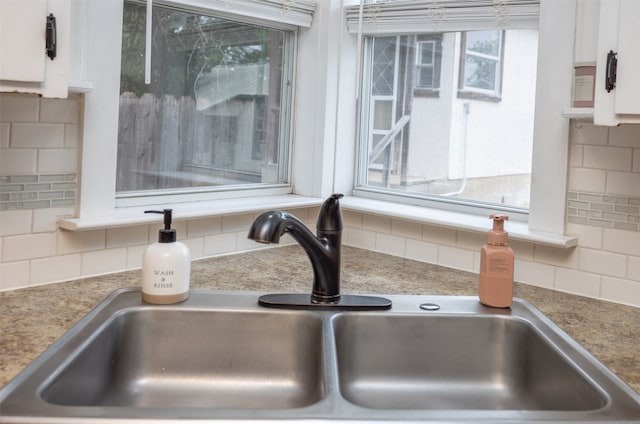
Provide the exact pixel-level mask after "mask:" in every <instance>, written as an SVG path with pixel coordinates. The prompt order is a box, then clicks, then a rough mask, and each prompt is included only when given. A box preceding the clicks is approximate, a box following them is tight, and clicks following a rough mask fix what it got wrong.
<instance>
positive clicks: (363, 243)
mask: <svg viewBox="0 0 640 424" xmlns="http://www.w3.org/2000/svg"><path fill="white" fill-rule="evenodd" d="M345 235H346V237H345V239H344V242H345V244H347V245H349V246H353V247H358V248H360V249H367V250H374V249H375V247H376V233H375V232H373V231H368V230H363V229H361V228H347V231H346V234H345Z"/></svg>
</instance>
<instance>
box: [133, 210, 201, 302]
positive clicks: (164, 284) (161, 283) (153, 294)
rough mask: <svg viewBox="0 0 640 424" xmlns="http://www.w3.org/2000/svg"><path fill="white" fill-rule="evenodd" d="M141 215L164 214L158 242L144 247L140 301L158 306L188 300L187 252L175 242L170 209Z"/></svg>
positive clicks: (188, 263)
mask: <svg viewBox="0 0 640 424" xmlns="http://www.w3.org/2000/svg"><path fill="white" fill-rule="evenodd" d="M145 213H161V214H164V228H163V229H161V230H160V232H159V234H158V242H157V243H153V244H151V245H150V246H149V247H147V248H146V249H145V251H144V255H143V256H142V300H143V301H144V302H147V303H155V304H161V305H167V304H170V303H178V302H182V301H184V300H185V299H186V298H187V297H189V280H190V278H191V252H190V251H189V248H188V247H187V246H186V245H185V244H183V243H180V242H179V241H176V230H175V229H173V228H171V214H172V210H171V209H164V210H162V211H145Z"/></svg>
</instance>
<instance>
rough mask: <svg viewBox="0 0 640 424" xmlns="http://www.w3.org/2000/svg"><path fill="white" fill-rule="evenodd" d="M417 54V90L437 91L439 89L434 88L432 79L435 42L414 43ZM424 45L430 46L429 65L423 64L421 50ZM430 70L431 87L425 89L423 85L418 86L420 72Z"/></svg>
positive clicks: (433, 76)
mask: <svg viewBox="0 0 640 424" xmlns="http://www.w3.org/2000/svg"><path fill="white" fill-rule="evenodd" d="M416 44H417V45H418V46H417V49H416V50H417V52H418V54H416V88H418V89H421V88H423V89H426V90H437V89H438V88H439V87H434V79H435V75H436V69H435V68H436V44H437V43H436V41H435V40H424V41H418V42H416ZM425 44H431V46H432V47H431V63H424V62H423V61H422V59H423V50H422V46H423V45H425ZM426 68H431V87H425V86H424V85H420V82H421V78H420V77H419V74H420V71H421V70H422V69H426Z"/></svg>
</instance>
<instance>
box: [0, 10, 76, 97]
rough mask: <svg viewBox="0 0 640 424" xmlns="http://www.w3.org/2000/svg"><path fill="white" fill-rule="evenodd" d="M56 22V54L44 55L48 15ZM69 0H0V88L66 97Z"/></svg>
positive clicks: (46, 95) (2, 89) (4, 90)
mask: <svg viewBox="0 0 640 424" xmlns="http://www.w3.org/2000/svg"><path fill="white" fill-rule="evenodd" d="M51 13H52V14H53V15H54V16H55V18H56V24H57V36H56V39H57V43H56V45H57V48H56V49H57V56H56V57H55V59H54V60H51V59H49V58H48V57H47V54H46V49H45V47H46V46H45V40H46V39H45V34H46V25H47V16H48V15H49V14H51ZM69 30H70V0H0V52H1V53H0V91H3V92H18V93H37V94H41V95H43V96H45V97H67V94H68V90H67V87H68V79H69V76H68V75H69Z"/></svg>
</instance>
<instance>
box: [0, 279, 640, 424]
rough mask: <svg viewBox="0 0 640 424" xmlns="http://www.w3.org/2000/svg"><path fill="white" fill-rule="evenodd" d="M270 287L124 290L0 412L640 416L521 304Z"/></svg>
mask: <svg viewBox="0 0 640 424" xmlns="http://www.w3.org/2000/svg"><path fill="white" fill-rule="evenodd" d="M258 296H259V294H256V293H221V292H211V291H209V292H207V291H193V292H192V293H191V295H190V297H189V299H188V300H187V301H185V302H183V303H180V304H176V305H169V306H152V305H146V304H143V303H142V302H141V300H140V292H139V290H136V289H125V290H119V291H116V292H114V293H113V294H112V295H111V296H109V297H108V298H107V299H106V300H105V301H103V302H102V303H101V304H99V305H98V306H97V307H96V308H95V309H94V310H93V311H92V312H90V313H89V314H88V315H87V316H86V317H85V318H84V319H83V320H81V321H80V322H79V323H78V324H77V325H76V326H75V327H74V328H73V329H71V330H70V331H69V332H68V333H67V334H66V335H64V336H63V337H62V338H61V339H60V340H59V341H58V342H56V343H55V344H54V345H53V346H52V347H51V348H49V349H48V350H47V351H46V352H45V353H44V354H43V355H41V356H40V357H39V358H38V359H37V360H36V361H35V362H34V363H33V364H32V365H30V366H29V367H28V368H27V369H25V371H23V373H22V374H20V375H19V376H18V377H16V379H14V380H13V381H12V382H11V383H9V384H8V385H7V386H6V387H5V388H4V389H3V390H2V391H0V421H3V422H34V423H39V422H48V423H49V422H50V423H57V422H60V423H73V422H83V423H85V422H96V423H106V422H116V423H118V422H125V421H127V422H128V421H131V420H141V421H143V420H149V421H158V420H176V421H181V420H184V421H193V420H203V421H209V420H233V421H234V422H238V420H240V421H243V420H278V421H281V420H285V419H286V420H343V421H357V420H361V421H372V420H375V421H379V420H381V421H401V422H411V421H415V422H429V421H433V422H439V423H443V422H447V423H465V422H498V421H500V422H514V423H516V422H517V423H534V422H545V423H549V422H583V423H584V422H608V423H612V422H629V421H633V420H640V395H638V393H636V392H635V391H634V390H633V389H631V388H630V387H628V386H627V385H625V384H624V383H623V382H622V381H621V380H620V379H618V378H617V377H616V376H615V375H614V374H613V373H612V372H610V371H609V370H608V369H607V368H606V367H605V366H603V365H602V364H601V363H600V362H598V361H597V360H596V359H595V358H594V357H592V356H591V355H590V354H589V353H587V352H586V351H585V350H584V349H583V348H582V347H580V346H579V345H578V344H577V343H576V342H575V341H574V340H572V339H571V338H570V337H569V336H568V335H567V334H565V333H564V332H562V331H561V330H560V329H559V328H558V327H557V326H556V325H555V324H553V323H552V322H551V321H550V320H548V319H547V318H546V317H545V316H544V315H543V314H542V313H540V312H539V311H538V310H537V309H536V308H535V307H533V306H531V305H530V304H528V303H527V302H525V301H522V300H518V299H516V300H515V301H514V304H513V307H512V308H511V309H492V308H486V307H484V306H482V305H481V304H479V303H478V301H477V298H474V297H454V296H431V297H425V296H387V298H388V299H390V300H391V301H392V304H393V306H392V308H391V309H389V310H386V311H364V312H340V311H325V310H317V311H316V310H302V311H301V310H280V309H269V308H264V307H261V306H259V305H258V304H257V299H258ZM426 303H428V304H429V305H427V307H426V309H431V310H425V309H422V308H421V305H423V307H425V306H424V305H425V304H426ZM434 305H435V306H434ZM434 309H435V310H434Z"/></svg>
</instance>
